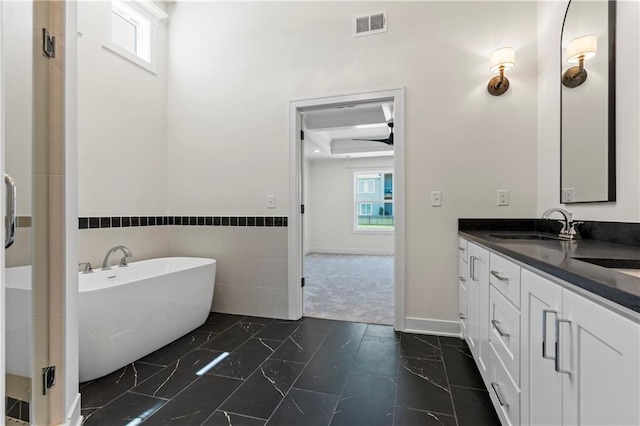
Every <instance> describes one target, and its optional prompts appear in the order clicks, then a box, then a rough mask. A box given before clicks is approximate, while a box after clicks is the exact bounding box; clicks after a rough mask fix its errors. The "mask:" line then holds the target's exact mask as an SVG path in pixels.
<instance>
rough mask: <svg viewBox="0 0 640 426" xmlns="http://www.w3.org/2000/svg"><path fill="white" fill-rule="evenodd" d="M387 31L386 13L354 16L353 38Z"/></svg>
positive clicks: (384, 11)
mask: <svg viewBox="0 0 640 426" xmlns="http://www.w3.org/2000/svg"><path fill="white" fill-rule="evenodd" d="M386 31H387V11H386V10H383V11H380V12H374V13H368V14H366V15H360V16H356V17H355V20H354V25H353V36H354V37H360V36H365V35H371V34H378V33H383V32H386Z"/></svg>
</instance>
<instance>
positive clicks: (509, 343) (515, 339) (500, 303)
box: [489, 286, 520, 386]
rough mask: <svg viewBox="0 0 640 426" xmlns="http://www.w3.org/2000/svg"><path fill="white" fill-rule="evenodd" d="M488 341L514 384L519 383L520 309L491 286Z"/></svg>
mask: <svg viewBox="0 0 640 426" xmlns="http://www.w3.org/2000/svg"><path fill="white" fill-rule="evenodd" d="M489 341H490V342H491V345H492V347H493V348H494V351H495V352H496V355H497V356H498V357H499V358H500V360H501V361H502V363H503V364H504V366H505V368H506V370H507V372H508V373H509V375H510V376H511V377H512V379H513V381H514V383H515V384H516V385H518V386H519V385H520V311H518V309H516V307H515V306H513V305H512V304H511V303H509V301H508V300H507V299H506V298H505V297H504V296H503V295H502V294H501V293H500V292H499V291H498V290H496V289H495V288H494V287H493V286H490V289H489Z"/></svg>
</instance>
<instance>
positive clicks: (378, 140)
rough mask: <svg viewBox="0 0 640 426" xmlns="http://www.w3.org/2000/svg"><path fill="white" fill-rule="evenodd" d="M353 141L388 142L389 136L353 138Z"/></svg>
mask: <svg viewBox="0 0 640 426" xmlns="http://www.w3.org/2000/svg"><path fill="white" fill-rule="evenodd" d="M351 140H353V141H365V142H384V143H387V141H388V140H389V139H388V138H385V139H351Z"/></svg>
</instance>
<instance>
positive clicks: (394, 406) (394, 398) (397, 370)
mask: <svg viewBox="0 0 640 426" xmlns="http://www.w3.org/2000/svg"><path fill="white" fill-rule="evenodd" d="M394 330H395V327H394ZM399 340H402V335H400V339H399ZM399 343H400V347H399V348H398V362H397V365H396V391H395V393H394V394H393V421H392V422H391V424H392V425H393V426H396V409H397V407H398V384H399V383H400V350H401V348H402V342H399ZM398 426H400V425H398Z"/></svg>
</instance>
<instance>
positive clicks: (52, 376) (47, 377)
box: [42, 365, 56, 395]
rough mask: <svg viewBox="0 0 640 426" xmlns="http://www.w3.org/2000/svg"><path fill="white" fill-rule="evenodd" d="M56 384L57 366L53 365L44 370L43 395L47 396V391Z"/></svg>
mask: <svg viewBox="0 0 640 426" xmlns="http://www.w3.org/2000/svg"><path fill="white" fill-rule="evenodd" d="M55 384H56V366H55V365H51V366H49V367H45V368H43V369H42V394H43V395H46V394H47V390H49V389H51V388H52V387H53V386H54V385H55Z"/></svg>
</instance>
